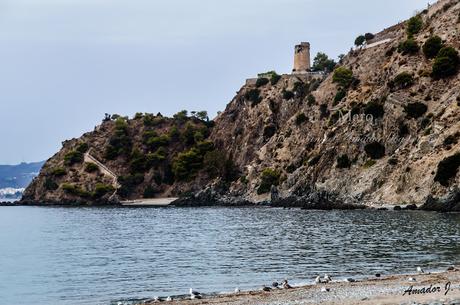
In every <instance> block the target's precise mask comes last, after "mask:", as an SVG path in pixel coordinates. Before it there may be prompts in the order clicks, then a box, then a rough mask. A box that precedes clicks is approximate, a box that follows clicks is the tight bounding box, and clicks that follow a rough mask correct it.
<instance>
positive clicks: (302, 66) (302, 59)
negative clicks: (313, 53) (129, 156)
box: [292, 42, 310, 74]
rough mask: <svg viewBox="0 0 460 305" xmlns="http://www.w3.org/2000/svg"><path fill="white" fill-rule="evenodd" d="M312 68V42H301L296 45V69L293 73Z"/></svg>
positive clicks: (304, 71) (303, 71)
mask: <svg viewBox="0 0 460 305" xmlns="http://www.w3.org/2000/svg"><path fill="white" fill-rule="evenodd" d="M309 70H310V43H308V42H301V43H300V44H299V45H296V46H295V53H294V69H293V70H292V73H294V74H301V73H306V72H308V71H309Z"/></svg>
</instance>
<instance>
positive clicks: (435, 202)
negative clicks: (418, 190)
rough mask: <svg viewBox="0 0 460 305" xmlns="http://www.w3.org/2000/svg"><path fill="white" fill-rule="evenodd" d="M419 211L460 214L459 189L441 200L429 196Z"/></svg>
mask: <svg viewBox="0 0 460 305" xmlns="http://www.w3.org/2000/svg"><path fill="white" fill-rule="evenodd" d="M420 209H421V210H425V211H439V212H449V211H451V212H460V189H458V188H455V189H453V190H451V191H450V192H449V193H448V194H447V195H446V196H444V197H442V198H433V197H432V196H429V197H428V198H427V199H426V202H425V203H424V204H423V205H422V206H421V207H420Z"/></svg>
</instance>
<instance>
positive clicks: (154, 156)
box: [146, 147, 167, 168]
mask: <svg viewBox="0 0 460 305" xmlns="http://www.w3.org/2000/svg"><path fill="white" fill-rule="evenodd" d="M166 157H167V151H166V149H165V148H164V147H160V148H158V149H157V150H156V151H155V152H154V153H148V154H147V156H146V166H147V168H151V167H155V166H158V165H160V164H161V162H163V161H165V160H166Z"/></svg>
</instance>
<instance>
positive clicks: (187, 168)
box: [172, 147, 203, 180]
mask: <svg viewBox="0 0 460 305" xmlns="http://www.w3.org/2000/svg"><path fill="white" fill-rule="evenodd" d="M202 167H203V155H202V154H201V153H200V151H199V150H198V149H197V148H195V147H193V148H191V149H189V150H187V151H184V152H181V153H179V154H178V155H177V157H176V158H175V159H174V161H173V163H172V171H173V173H174V176H175V177H176V179H178V180H188V179H190V178H192V177H193V176H194V175H195V174H196V173H197V172H198V171H199V170H200V169H202Z"/></svg>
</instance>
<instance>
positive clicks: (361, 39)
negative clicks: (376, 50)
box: [355, 35, 366, 47]
mask: <svg viewBox="0 0 460 305" xmlns="http://www.w3.org/2000/svg"><path fill="white" fill-rule="evenodd" d="M365 41H366V37H364V35H359V36H358V37H356V39H355V46H357V47H359V46H362V45H363V44H364V42H365Z"/></svg>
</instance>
